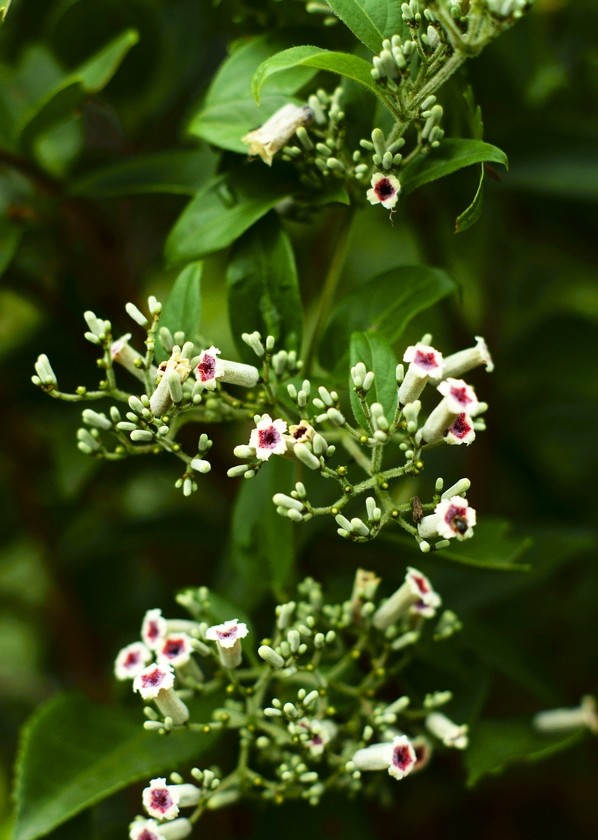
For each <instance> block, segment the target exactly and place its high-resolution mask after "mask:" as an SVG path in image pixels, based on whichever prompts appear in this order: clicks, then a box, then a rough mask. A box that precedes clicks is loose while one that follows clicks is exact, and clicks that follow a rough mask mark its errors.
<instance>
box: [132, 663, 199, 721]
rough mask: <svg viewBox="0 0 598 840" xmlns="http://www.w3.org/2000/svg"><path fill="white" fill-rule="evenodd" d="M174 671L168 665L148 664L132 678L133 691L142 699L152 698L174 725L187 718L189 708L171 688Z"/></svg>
mask: <svg viewBox="0 0 598 840" xmlns="http://www.w3.org/2000/svg"><path fill="white" fill-rule="evenodd" d="M173 686H174V672H173V670H172V667H171V666H170V665H149V666H148V667H147V668H146V669H145V670H144V671H142V672H141V673H140V674H138V675H137V676H136V677H135V679H134V680H133V691H138V692H139V694H141V696H142V697H143V699H144V700H153V701H154V703H155V704H156V706H157V707H158V709H159V710H160V712H161V713H162V714H163V715H164V717H170V718H172V722H173V723H174V724H175V725H180V724H183V723H186V722H187V721H188V720H189V709H188V708H187V707H186V706H185V704H184V703H183V701H182V700H181V698H180V697H179V696H178V694H177V693H176V691H175V690H174V688H173Z"/></svg>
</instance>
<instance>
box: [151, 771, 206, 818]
mask: <svg viewBox="0 0 598 840" xmlns="http://www.w3.org/2000/svg"><path fill="white" fill-rule="evenodd" d="M199 797H200V789H199V788H198V787H196V786H195V785H191V784H181V785H168V784H166V779H152V780H151V781H150V783H149V787H146V788H145V789H144V791H143V794H142V798H143V807H144V808H145V810H146V811H147V813H148V814H149V815H150V817H154V818H155V819H157V820H172V819H174V818H175V817H177V816H178V814H179V808H188V807H192V806H195V805H197V803H198V802H199Z"/></svg>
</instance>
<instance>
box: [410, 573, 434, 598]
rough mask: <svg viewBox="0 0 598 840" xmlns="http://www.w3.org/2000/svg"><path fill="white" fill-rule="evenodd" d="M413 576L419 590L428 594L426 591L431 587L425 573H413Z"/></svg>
mask: <svg viewBox="0 0 598 840" xmlns="http://www.w3.org/2000/svg"><path fill="white" fill-rule="evenodd" d="M412 578H413V580H414V581H415V584H416V586H417V588H418V589H419V591H420V592H422V593H423V594H424V595H425V594H426V592H429V591H430V587H429V586H428V584H427V582H426V579H425V578H424V576H423V575H412Z"/></svg>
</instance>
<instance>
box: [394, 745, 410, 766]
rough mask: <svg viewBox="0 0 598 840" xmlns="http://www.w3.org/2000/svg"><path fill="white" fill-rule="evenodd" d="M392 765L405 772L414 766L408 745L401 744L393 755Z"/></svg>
mask: <svg viewBox="0 0 598 840" xmlns="http://www.w3.org/2000/svg"><path fill="white" fill-rule="evenodd" d="M392 763H393V764H394V766H395V767H398V768H399V770H402V771H403V772H405V770H407V769H408V768H409V767H410V766H411V765H412V764H413V756H412V755H411V750H410V749H409V747H408V746H407V744H399V745H398V746H396V747H395V748H394V750H393V753H392Z"/></svg>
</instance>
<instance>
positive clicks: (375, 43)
mask: <svg viewBox="0 0 598 840" xmlns="http://www.w3.org/2000/svg"><path fill="white" fill-rule="evenodd" d="M327 2H328V5H329V6H330V8H331V9H332V11H333V12H334V13H335V15H337V17H339V18H340V19H341V20H342V22H343V23H344V24H345V25H346V26H348V27H349V29H350V30H351V32H352V33H353V34H354V35H355V37H356V38H359V40H360V41H361V43H362V44H365V45H366V47H369V49H370V50H371V51H372V52H374V53H378V52H380V49H381V47H382V40H383V38H390V37H391V36H392V35H396V34H400V33H401V32H402V31H403V29H404V24H403V17H402V13H401V4H400V3H398V2H396V0H327Z"/></svg>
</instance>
